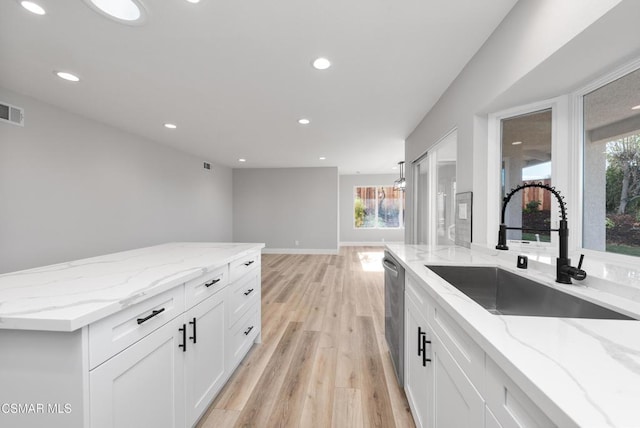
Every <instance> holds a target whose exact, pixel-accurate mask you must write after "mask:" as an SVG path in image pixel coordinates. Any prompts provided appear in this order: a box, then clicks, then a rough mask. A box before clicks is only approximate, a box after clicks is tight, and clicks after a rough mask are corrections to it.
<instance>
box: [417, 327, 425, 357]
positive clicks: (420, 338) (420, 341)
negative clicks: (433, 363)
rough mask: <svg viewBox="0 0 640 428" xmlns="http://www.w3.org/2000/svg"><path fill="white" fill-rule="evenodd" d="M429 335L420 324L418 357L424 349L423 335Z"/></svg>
mask: <svg viewBox="0 0 640 428" xmlns="http://www.w3.org/2000/svg"><path fill="white" fill-rule="evenodd" d="M423 334H424V335H425V336H426V335H427V333H425V332H424V331H422V327H420V326H418V357H419V356H420V354H421V352H422V351H423V349H422V335H423Z"/></svg>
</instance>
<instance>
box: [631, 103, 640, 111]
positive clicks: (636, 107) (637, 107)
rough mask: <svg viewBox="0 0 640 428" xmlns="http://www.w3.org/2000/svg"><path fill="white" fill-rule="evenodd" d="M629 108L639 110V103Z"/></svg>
mask: <svg viewBox="0 0 640 428" xmlns="http://www.w3.org/2000/svg"><path fill="white" fill-rule="evenodd" d="M631 110H640V104H638V105H637V106H633V107H631Z"/></svg>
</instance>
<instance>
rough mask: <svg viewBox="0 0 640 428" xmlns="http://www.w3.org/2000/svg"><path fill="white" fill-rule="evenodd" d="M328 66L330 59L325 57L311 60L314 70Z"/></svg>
mask: <svg viewBox="0 0 640 428" xmlns="http://www.w3.org/2000/svg"><path fill="white" fill-rule="evenodd" d="M329 67H331V61H329V60H328V59H326V58H317V59H316V60H315V61H313V68H315V69H316V70H326V69H327V68H329Z"/></svg>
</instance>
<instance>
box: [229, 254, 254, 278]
mask: <svg viewBox="0 0 640 428" xmlns="http://www.w3.org/2000/svg"><path fill="white" fill-rule="evenodd" d="M258 266H260V253H259V252H255V253H251V254H249V255H247V256H244V257H240V258H239V259H238V260H234V261H232V262H231V263H230V264H229V276H230V279H229V280H230V281H231V282H233V281H235V280H237V279H239V278H240V277H242V276H243V275H244V274H245V273H247V272H249V271H252V270H254V269H256V268H257V267H258Z"/></svg>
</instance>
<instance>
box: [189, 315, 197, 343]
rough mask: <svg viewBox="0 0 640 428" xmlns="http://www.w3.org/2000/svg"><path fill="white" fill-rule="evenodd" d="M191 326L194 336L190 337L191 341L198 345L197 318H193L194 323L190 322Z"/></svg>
mask: <svg viewBox="0 0 640 428" xmlns="http://www.w3.org/2000/svg"><path fill="white" fill-rule="evenodd" d="M189 324H191V325H192V326H193V336H189V339H191V340H193V343H196V317H193V321H189Z"/></svg>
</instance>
